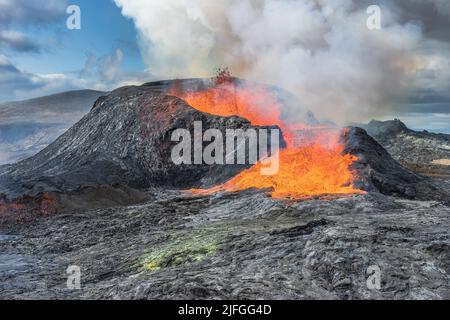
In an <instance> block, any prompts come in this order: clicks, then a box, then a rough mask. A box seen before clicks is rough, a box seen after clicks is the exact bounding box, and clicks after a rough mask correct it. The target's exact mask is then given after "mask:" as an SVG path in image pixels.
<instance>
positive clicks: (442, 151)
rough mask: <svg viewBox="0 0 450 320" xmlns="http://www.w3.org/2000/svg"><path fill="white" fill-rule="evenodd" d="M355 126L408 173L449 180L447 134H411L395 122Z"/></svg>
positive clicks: (449, 143)
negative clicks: (382, 148) (379, 145)
mask: <svg viewBox="0 0 450 320" xmlns="http://www.w3.org/2000/svg"><path fill="white" fill-rule="evenodd" d="M359 126H360V127H362V128H364V129H366V131H367V132H368V133H369V134H370V135H371V136H372V137H374V138H375V140H377V141H378V143H380V144H381V145H382V146H383V147H384V148H386V149H387V150H388V152H389V153H390V154H391V155H392V157H393V158H394V159H396V160H397V161H399V162H401V163H402V164H403V165H405V166H406V167H408V168H409V169H411V170H413V171H416V172H419V173H422V174H426V175H433V176H442V177H450V135H449V134H442V133H431V132H428V131H414V130H411V129H409V128H408V127H407V126H406V125H405V124H404V123H403V122H401V121H400V120H398V119H396V120H391V121H371V122H370V123H368V124H366V125H359Z"/></svg>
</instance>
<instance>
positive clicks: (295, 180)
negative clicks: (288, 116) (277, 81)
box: [171, 81, 363, 199]
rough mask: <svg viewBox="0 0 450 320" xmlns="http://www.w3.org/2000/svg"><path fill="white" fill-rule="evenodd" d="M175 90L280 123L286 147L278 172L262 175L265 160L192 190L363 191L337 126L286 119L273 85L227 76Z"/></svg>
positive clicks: (258, 120)
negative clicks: (224, 179) (241, 83)
mask: <svg viewBox="0 0 450 320" xmlns="http://www.w3.org/2000/svg"><path fill="white" fill-rule="evenodd" d="M171 94H173V95H176V96H178V97H179V98H181V99H183V100H185V101H186V102H187V103H188V104H189V105H191V106H192V107H193V108H195V109H197V110H199V111H202V112H206V113H210V114H214V115H219V116H233V115H236V116H240V117H242V118H245V119H247V120H249V121H250V122H251V123H252V125H256V126H272V125H278V126H279V127H280V128H281V130H282V132H283V136H284V138H285V140H286V145H287V146H286V148H285V149H282V150H280V151H279V161H280V168H279V171H278V173H277V174H276V175H273V176H263V175H261V173H260V169H261V166H262V165H263V164H261V163H257V164H256V165H254V166H253V167H251V168H250V169H247V170H245V171H243V172H241V173H240V174H238V175H237V176H235V177H233V178H232V179H231V180H229V181H228V182H226V183H224V184H222V185H219V186H216V187H213V188H211V189H206V190H191V191H192V192H193V193H194V194H211V193H215V192H218V191H230V192H236V191H240V190H246V189H251V188H257V189H271V190H272V192H271V195H272V197H274V198H291V199H301V198H310V197H316V196H322V195H342V194H355V193H363V192H362V191H360V190H358V189H355V188H354V187H353V186H352V184H353V182H354V176H353V174H352V172H351V171H350V169H349V167H350V166H351V164H352V163H353V162H354V161H356V160H357V158H356V157H354V156H352V155H349V154H345V155H343V154H342V152H343V149H344V148H343V146H342V145H341V144H340V143H339V130H336V129H334V128H314V127H310V126H307V125H303V124H296V125H287V124H286V123H285V122H283V121H282V120H281V108H280V104H279V103H278V102H277V100H276V98H275V97H274V96H273V95H272V94H271V93H270V91H269V90H267V89H265V88H263V87H257V86H237V85H235V84H234V83H233V82H231V81H230V82H227V81H225V82H221V83H216V85H215V86H213V87H211V88H209V89H206V90H202V91H191V92H184V93H179V92H171Z"/></svg>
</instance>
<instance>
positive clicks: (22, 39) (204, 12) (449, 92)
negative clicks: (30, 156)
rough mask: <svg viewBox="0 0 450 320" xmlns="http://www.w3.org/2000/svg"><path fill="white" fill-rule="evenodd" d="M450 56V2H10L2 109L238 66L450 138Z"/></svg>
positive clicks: (345, 112)
mask: <svg viewBox="0 0 450 320" xmlns="http://www.w3.org/2000/svg"><path fill="white" fill-rule="evenodd" d="M372 4H376V5H379V6H380V7H381V9H382V11H381V13H382V20H381V21H382V29H381V30H378V31H377V32H370V30H367V28H366V27H365V19H366V18H367V12H366V8H367V7H368V6H369V5H372ZM69 5H77V6H79V7H80V9H81V29H80V30H69V29H68V28H67V27H66V20H67V18H68V17H69V14H67V13H66V9H67V7H68V6H69ZM449 53H450V1H448V0H396V1H394V0H380V1H376V0H361V1H356V0H244V1H237V0H217V1H215V0H214V1H212V0H0V102H5V101H15V100H23V99H28V98H33V97H38V96H43V95H48V94H53V93H58V92H63V91H67V90H75V89H85V88H86V89H95V90H101V91H109V90H112V89H114V88H117V87H120V86H123V85H129V84H141V83H144V82H147V81H151V80H156V79H160V78H182V77H191V76H205V75H208V74H211V73H213V71H214V69H215V68H218V67H224V66H229V67H230V68H231V70H232V71H233V73H234V74H236V75H238V76H242V77H245V78H249V79H252V80H255V79H256V80H260V81H263V82H267V83H274V84H277V85H280V86H282V87H284V88H286V89H288V90H290V91H291V92H293V93H294V94H296V95H297V96H298V97H299V99H300V101H302V103H304V104H305V105H306V106H307V107H308V108H310V109H312V110H313V112H314V113H316V114H318V115H319V116H321V117H326V116H327V115H329V116H330V118H331V119H332V120H336V121H340V120H342V118H344V120H348V121H349V122H350V121H363V120H370V119H371V118H378V119H389V118H392V117H396V116H398V117H401V118H402V119H406V121H407V124H408V125H410V126H411V127H413V128H415V129H427V130H431V131H441V132H449V133H450V54H449ZM336 105H339V108H337V107H336ZM336 110H338V111H339V112H336ZM337 113H339V114H337Z"/></svg>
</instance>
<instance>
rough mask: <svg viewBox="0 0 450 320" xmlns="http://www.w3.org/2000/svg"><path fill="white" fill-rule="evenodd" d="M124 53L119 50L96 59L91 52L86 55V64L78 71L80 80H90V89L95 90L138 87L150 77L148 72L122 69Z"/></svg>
mask: <svg viewBox="0 0 450 320" xmlns="http://www.w3.org/2000/svg"><path fill="white" fill-rule="evenodd" d="M124 57H125V53H124V51H123V50H122V49H121V48H116V49H115V50H113V52H111V53H108V54H105V55H103V56H101V57H97V56H96V55H95V54H93V53H92V52H87V53H86V62H85V66H84V68H83V69H82V70H80V71H78V77H79V78H80V79H90V82H92V85H91V87H92V88H95V89H97V90H111V89H113V88H117V87H121V86H125V85H138V84H141V83H143V82H145V81H148V79H150V78H152V75H151V74H150V72H149V71H148V70H144V71H142V72H128V71H125V70H124V68H123V67H122V62H123V59H124Z"/></svg>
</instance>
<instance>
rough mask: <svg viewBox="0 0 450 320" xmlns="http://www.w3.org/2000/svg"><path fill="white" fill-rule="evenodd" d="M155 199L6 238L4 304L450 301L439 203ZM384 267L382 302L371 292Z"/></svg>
mask: <svg viewBox="0 0 450 320" xmlns="http://www.w3.org/2000/svg"><path fill="white" fill-rule="evenodd" d="M151 194H152V197H153V200H152V201H149V202H148V203H145V204H142V205H139V206H131V207H122V208H110V209H102V210H91V211H89V210H88V211H83V212H79V213H76V214H70V215H69V214H68V215H59V216H56V217H51V218H46V219H40V220H39V221H37V222H36V223H34V224H29V225H25V226H22V227H19V228H12V229H9V230H8V231H6V230H4V231H3V232H4V233H6V234H4V235H3V236H2V237H1V238H0V252H1V254H0V261H1V262H0V278H1V279H2V281H0V297H1V298H6V299H32V298H33V299H35V298H38V299H55V298H57V299H81V298H83V299H84V298H87V299H167V298H170V299H210V298H216V299H260V298H266V299H448V298H450V276H449V275H450V254H449V253H450V251H449V248H450V238H449V232H448V227H449V222H450V221H449V217H450V208H449V207H448V206H444V205H442V204H440V203H438V202H431V201H428V202H424V201H410V200H399V199H396V198H392V197H388V196H383V195H380V194H371V195H359V196H354V197H345V198H342V199H336V200H333V201H328V200H320V199H317V200H311V201H303V202H287V201H276V200H273V199H271V198H269V197H268V196H267V195H266V194H265V193H264V192H261V191H259V192H256V191H247V192H242V193H240V194H231V195H230V194H228V195H224V194H222V195H216V196H207V197H199V198H193V197H190V196H186V195H183V194H180V193H179V192H178V191H174V192H171V193H168V192H162V193H161V192H157V191H153V192H151ZM70 265H78V266H79V267H80V268H81V285H82V289H81V290H69V289H67V288H66V280H67V275H66V269H67V268H68V266H70ZM374 265H375V266H378V267H379V268H380V270H381V289H380V290H370V289H369V288H368V287H367V284H366V280H367V278H368V277H369V275H368V274H367V273H366V271H367V269H368V267H369V266H374Z"/></svg>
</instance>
